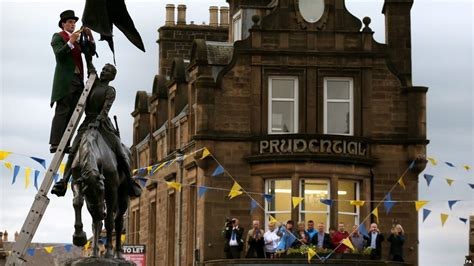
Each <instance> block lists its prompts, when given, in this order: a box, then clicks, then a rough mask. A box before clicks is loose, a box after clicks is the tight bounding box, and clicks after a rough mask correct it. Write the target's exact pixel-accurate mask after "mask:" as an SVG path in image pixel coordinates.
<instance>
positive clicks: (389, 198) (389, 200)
mask: <svg viewBox="0 0 474 266" xmlns="http://www.w3.org/2000/svg"><path fill="white" fill-rule="evenodd" d="M383 205H384V206H385V213H386V214H389V213H390V210H391V209H392V208H393V206H394V205H395V202H394V201H392V194H391V193H388V194H387V196H386V200H385V201H384V203H383Z"/></svg>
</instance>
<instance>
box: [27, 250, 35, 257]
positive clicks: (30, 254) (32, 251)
mask: <svg viewBox="0 0 474 266" xmlns="http://www.w3.org/2000/svg"><path fill="white" fill-rule="evenodd" d="M27 252H28V255H29V256H30V257H33V256H34V255H35V249H34V248H29V249H28V250H27Z"/></svg>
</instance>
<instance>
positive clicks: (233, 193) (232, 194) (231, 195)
mask: <svg viewBox="0 0 474 266" xmlns="http://www.w3.org/2000/svg"><path fill="white" fill-rule="evenodd" d="M242 193H243V192H242V191H240V190H231V191H230V192H229V199H233V198H235V197H237V196H240V195H242Z"/></svg>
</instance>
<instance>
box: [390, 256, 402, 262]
mask: <svg viewBox="0 0 474 266" xmlns="http://www.w3.org/2000/svg"><path fill="white" fill-rule="evenodd" d="M392 261H401V262H405V261H404V260H403V257H402V256H400V255H393V258H392Z"/></svg>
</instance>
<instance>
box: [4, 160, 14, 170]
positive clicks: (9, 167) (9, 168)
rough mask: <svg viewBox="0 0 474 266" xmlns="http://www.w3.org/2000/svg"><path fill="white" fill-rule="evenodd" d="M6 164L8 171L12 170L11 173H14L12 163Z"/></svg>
mask: <svg viewBox="0 0 474 266" xmlns="http://www.w3.org/2000/svg"><path fill="white" fill-rule="evenodd" d="M4 164H5V167H6V168H7V169H8V170H10V172H13V168H12V164H11V163H9V162H5V163H4Z"/></svg>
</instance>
